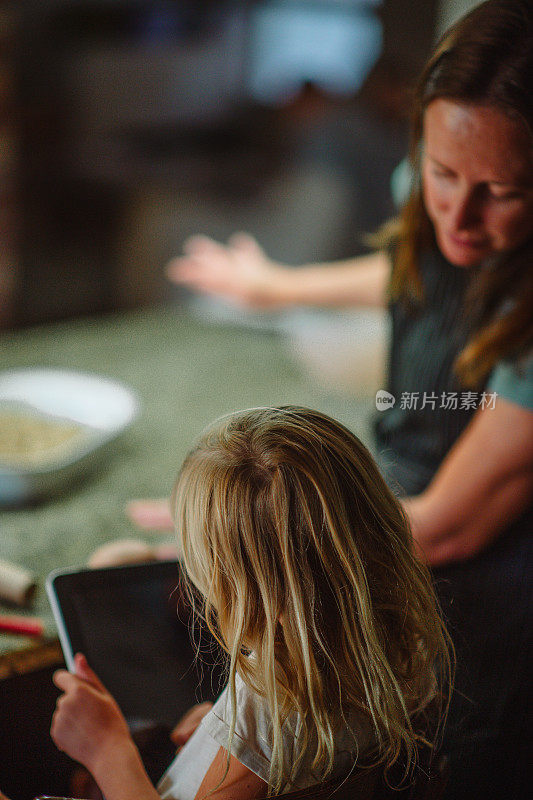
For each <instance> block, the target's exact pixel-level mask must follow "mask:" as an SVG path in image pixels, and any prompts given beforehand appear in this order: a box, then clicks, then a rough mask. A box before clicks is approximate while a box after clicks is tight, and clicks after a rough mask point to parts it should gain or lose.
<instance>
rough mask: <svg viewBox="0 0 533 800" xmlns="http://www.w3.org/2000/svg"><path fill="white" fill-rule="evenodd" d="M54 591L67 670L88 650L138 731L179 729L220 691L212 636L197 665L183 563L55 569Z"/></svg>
mask: <svg viewBox="0 0 533 800" xmlns="http://www.w3.org/2000/svg"><path fill="white" fill-rule="evenodd" d="M47 591H48V594H49V597H50V601H51V605H52V608H53V611H54V616H55V618H56V622H57V625H58V629H59V632H60V639H61V644H62V646H63V652H64V655H65V661H66V663H67V666H68V667H69V669H71V668H72V663H73V657H74V654H75V653H77V652H82V653H85V655H86V657H87V660H88V662H89V664H90V665H91V667H92V668H93V669H94V670H95V672H96V673H97V674H98V675H99V677H100V678H101V680H102V681H103V683H104V684H105V685H106V686H107V688H108V689H109V691H110V692H111V694H113V696H114V697H115V699H116V700H117V702H118V704H119V706H120V708H121V709H122V712H123V714H124V716H125V717H126V719H127V720H128V722H129V723H130V725H131V726H132V727H138V726H140V725H144V724H147V723H160V724H164V725H169V726H172V725H174V724H175V723H176V722H177V720H178V719H179V718H180V717H181V716H182V714H183V713H185V711H187V710H188V709H189V708H190V707H191V706H192V705H193V704H194V703H197V702H200V701H201V700H208V699H209V700H212V699H214V697H216V695H217V694H218V693H219V691H220V690H221V688H222V670H221V665H220V652H219V651H218V648H217V647H216V645H215V644H214V643H213V642H212V640H209V639H207V638H206V636H205V634H203V636H202V648H201V649H202V657H201V662H200V664H198V663H196V659H195V651H196V648H195V647H194V646H193V644H192V643H191V637H190V632H189V619H188V617H189V614H188V613H187V607H186V605H185V604H184V600H183V592H182V590H180V588H179V572H178V565H177V562H175V561H165V562H153V563H150V564H140V565H137V564H136V565H128V566H121V567H111V568H104V569H97V570H76V571H72V570H69V571H60V572H55V573H53V574H52V575H51V576H50V577H49V579H48V581H47ZM215 662H218V666H214V665H215Z"/></svg>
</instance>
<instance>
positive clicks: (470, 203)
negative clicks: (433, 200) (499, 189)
mask: <svg viewBox="0 0 533 800" xmlns="http://www.w3.org/2000/svg"><path fill="white" fill-rule="evenodd" d="M450 216H451V219H452V224H453V227H454V229H455V230H457V231H460V230H465V229H468V228H471V227H472V226H474V225H477V224H478V223H479V221H480V219H481V204H480V201H479V197H477V195H476V192H475V191H465V192H461V193H458V194H457V195H456V196H455V197H454V198H453V199H452V200H451V202H450Z"/></svg>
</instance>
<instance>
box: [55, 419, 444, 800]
mask: <svg viewBox="0 0 533 800" xmlns="http://www.w3.org/2000/svg"><path fill="white" fill-rule="evenodd" d="M173 510H174V514H175V522H176V529H177V532H178V539H179V544H180V549H181V552H182V560H183V565H184V567H185V571H186V573H187V576H188V579H189V582H190V584H189V585H190V591H191V595H192V596H193V599H194V601H195V604H196V607H197V609H198V610H199V612H200V614H201V616H202V618H203V619H204V620H205V622H206V624H207V626H208V627H209V629H210V630H211V632H212V633H213V634H214V635H215V637H216V638H217V639H218V641H219V643H220V644H221V646H222V648H223V649H224V650H225V652H226V653H227V656H228V683H227V686H226V688H225V690H224V691H223V693H222V695H221V696H220V698H219V699H218V701H217V702H216V704H215V706H214V707H213V708H212V709H211V710H210V711H209V712H208V713H207V714H206V716H205V717H204V718H203V720H202V722H201V724H200V725H199V727H198V728H197V730H196V731H195V732H194V734H193V735H192V736H191V738H190V739H189V741H188V742H187V744H186V745H185V747H184V748H183V749H182V750H181V752H180V753H179V755H178V756H177V758H176V759H175V761H174V762H173V764H172V765H171V766H170V768H169V770H168V771H167V773H166V775H165V776H164V777H163V779H162V781H161V783H160V785H159V792H160V794H161V796H162V797H164V798H175V800H195V799H198V800H199V798H203V797H206V796H210V797H213V798H217V800H222V798H228V799H229V798H232V800H239V799H240V798H242V799H244V798H254V797H262V796H266V795H267V794H268V793H283V792H286V791H290V790H292V789H295V788H300V787H305V786H308V785H313V784H315V783H317V782H320V781H321V780H323V779H325V778H326V777H329V776H336V775H342V774H347V773H348V772H349V771H350V770H351V769H353V768H354V766H355V765H357V764H358V763H359V764H363V763H368V762H377V761H382V762H383V763H384V764H385V765H391V764H393V763H394V762H396V761H397V760H398V759H401V761H402V763H403V764H406V765H407V766H409V765H412V764H414V763H415V762H416V758H417V749H418V747H419V745H420V744H421V743H423V742H426V741H427V738H428V737H432V736H433V735H434V734H435V730H436V729H435V727H432V726H431V724H430V720H431V723H432V724H433V726H434V725H435V723H437V724H438V719H439V704H440V703H441V700H442V686H443V682H445V681H446V680H447V678H448V677H449V671H450V659H449V651H448V644H447V635H446V632H445V629H444V627H443V624H442V622H441V620H440V617H439V614H438V610H437V606H436V601H435V596H434V593H433V590H432V586H431V582H430V579H429V576H428V572H427V570H426V568H425V567H424V566H423V565H422V564H421V563H420V562H419V561H418V560H417V559H416V557H415V556H414V555H413V548H412V540H411V534H410V531H409V525H408V523H407V521H406V517H405V515H404V513H403V511H402V509H401V506H400V505H399V504H398V502H397V501H396V500H395V498H394V497H393V495H392V494H391V492H390V491H389V489H388V488H387V486H386V484H385V483H384V481H383V479H382V478H381V476H380V474H379V472H378V470H377V468H376V466H375V464H374V462H373V460H372V458H371V456H370V454H369V453H368V451H367V450H366V449H365V447H363V445H362V444H361V443H360V441H359V440H358V439H357V437H355V436H354V435H353V434H352V433H350V431H348V430H347V429H346V428H344V427H343V426H342V425H341V424H340V423H338V422H335V421H334V420H332V419H330V418H329V417H326V416H325V415H323V414H321V413H319V412H317V411H311V410H309V409H304V408H298V407H289V406H288V407H282V408H262V409H252V410H249V411H244V412H240V413H237V414H234V415H231V416H229V417H225V418H223V419H222V420H221V421H218V422H217V423H215V424H214V425H212V426H211V427H210V428H209V429H208V430H207V432H206V433H205V434H204V436H203V437H202V439H201V441H200V443H199V444H198V446H197V447H196V448H195V449H194V450H193V451H192V452H191V453H190V455H189V456H188V457H187V459H186V460H185V463H184V465H183V467H182V470H181V472H180V475H179V478H178V481H177V484H176V487H175V491H174V495H173ZM154 680H157V676H154ZM55 681H56V684H57V685H58V686H59V687H60V688H61V689H63V691H64V695H63V696H62V698H61V699H60V700H59V702H58V707H57V711H56V713H55V716H54V720H53V725H52V736H53V738H54V740H55V742H56V744H57V745H58V746H59V747H60V748H62V749H64V750H66V751H67V753H69V754H70V755H71V756H72V757H73V758H75V759H77V760H79V761H81V762H82V763H83V764H84V765H85V766H86V767H87V768H88V769H89V771H90V772H91V773H92V774H93V776H94V777H95V779H96V781H97V782H98V784H99V786H100V788H101V789H102V791H103V793H104V795H105V797H106V798H107V800H122V798H127V797H128V798H131V797H133V796H135V797H137V798H146V800H148V798H153V797H156V796H157V795H156V792H155V790H154V788H153V787H152V786H151V785H150V784H149V782H148V779H147V777H146V775H145V773H144V770H143V768H142V764H141V762H140V758H139V756H138V754H137V752H136V750H135V748H134V745H133V743H132V741H131V739H130V737H129V734H128V732H127V729H126V726H125V723H124V721H123V719H122V717H121V715H120V712H119V711H118V708H117V707H116V705H115V703H114V701H113V700H112V698H111V697H110V696H109V695H108V693H107V692H106V690H105V689H104V687H103V686H102V685H101V684H100V682H99V681H98V679H97V678H96V676H95V675H94V673H92V672H91V671H90V669H89V667H88V665H87V664H86V662H85V661H84V659H83V657H82V656H79V657H78V674H77V675H70V674H68V673H66V672H60V673H58V674H57V675H56V678H55ZM440 710H441V711H442V707H441V708H440Z"/></svg>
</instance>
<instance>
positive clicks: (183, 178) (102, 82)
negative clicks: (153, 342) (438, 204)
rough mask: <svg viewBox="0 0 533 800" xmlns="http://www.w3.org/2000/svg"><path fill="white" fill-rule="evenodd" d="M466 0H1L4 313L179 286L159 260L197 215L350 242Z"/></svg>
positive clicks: (294, 249)
mask: <svg viewBox="0 0 533 800" xmlns="http://www.w3.org/2000/svg"><path fill="white" fill-rule="evenodd" d="M474 4H475V3H473V2H471V1H470V2H469V1H468V0H256V1H255V2H242V0H18V2H0V173H1V182H0V231H1V234H0V235H1V241H2V248H1V252H0V319H1V323H0V324H1V326H2V327H4V328H10V327H22V326H28V325H32V324H35V323H41V322H47V321H53V320H58V319H66V318H71V317H76V316H79V315H88V314H102V313H106V312H110V311H114V310H119V309H126V308H135V307H140V306H147V305H152V304H160V303H165V302H168V301H169V300H180V299H182V298H181V297H180V293H179V292H178V291H177V290H176V289H173V288H172V287H170V286H169V285H168V284H167V282H166V281H165V279H164V272H163V268H164V264H165V262H166V261H167V260H168V258H170V257H171V256H173V255H176V254H177V253H178V252H179V249H180V245H181V242H182V241H183V239H184V238H185V237H186V236H187V235H188V234H190V233H194V232H204V233H208V234H211V235H213V236H215V237H217V238H220V239H225V238H226V237H227V236H228V235H229V234H230V233H232V232H233V231H234V230H235V229H246V230H249V231H251V232H252V233H254V234H255V235H256V236H257V237H258V239H259V241H260V242H261V244H262V245H263V246H264V247H265V248H266V250H267V252H268V253H269V254H270V255H271V256H273V257H275V258H277V259H280V260H284V261H288V262H289V263H294V264H298V263H303V262H306V261H309V260H320V259H332V258H336V257H343V256H349V255H353V254H356V253H357V252H360V251H361V249H362V244H361V237H362V234H364V233H366V232H369V231H372V230H374V229H375V228H376V227H377V226H378V225H379V223H380V222H382V221H383V220H384V219H386V218H387V217H389V216H390V215H391V214H392V213H393V211H394V203H393V200H392V196H391V190H390V187H391V176H392V174H393V170H394V169H395V167H396V166H397V165H398V163H399V162H400V161H401V159H402V157H403V156H404V154H405V151H406V144H407V123H408V116H409V91H410V88H411V86H412V82H413V79H414V77H415V76H416V74H417V72H418V71H419V69H420V67H421V65H422V64H423V62H424V59H425V57H426V55H427V54H428V52H429V50H430V48H431V46H432V43H433V42H434V40H435V37H436V36H437V35H438V33H439V32H440V31H441V30H442V29H443V28H444V27H446V26H447V25H448V24H449V23H450V22H451V21H452V20H453V19H454V18H455V17H456V16H458V15H459V14H461V13H463V12H464V11H465V10H466V9H467V8H468V7H471V6H472V5H474Z"/></svg>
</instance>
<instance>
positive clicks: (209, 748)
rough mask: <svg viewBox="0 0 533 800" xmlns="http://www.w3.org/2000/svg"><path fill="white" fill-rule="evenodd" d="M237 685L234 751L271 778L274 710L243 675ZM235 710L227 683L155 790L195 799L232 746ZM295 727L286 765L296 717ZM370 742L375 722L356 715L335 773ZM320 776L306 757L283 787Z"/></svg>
mask: <svg viewBox="0 0 533 800" xmlns="http://www.w3.org/2000/svg"><path fill="white" fill-rule="evenodd" d="M235 684H236V705H237V716H236V723H235V732H234V735H233V738H232V740H231V753H232V755H233V756H235V758H236V759H237V760H238V761H240V762H241V764H244V766H245V767H248V769H249V770H250V771H251V772H254V773H255V774H256V775H259V777H260V778H262V779H263V780H264V781H265V782H266V783H268V776H269V772H270V760H271V757H272V742H271V722H270V715H269V713H268V710H267V708H266V704H265V701H264V699H263V698H262V697H260V696H259V695H257V694H256V693H255V692H254V691H252V690H251V689H250V688H249V687H248V686H246V684H245V683H244V681H243V680H242V679H241V678H240V677H239V676H237V678H236V682H235ZM231 711H232V709H231V697H230V693H229V689H228V687H226V688H225V689H224V691H223V692H222V694H221V695H220V697H219V698H218V700H217V702H216V703H215V705H214V706H213V708H212V709H211V711H210V712H209V713H208V714H206V716H205V717H204V718H203V720H202V722H201V723H200V725H199V727H198V728H197V729H196V731H195V733H194V734H193V735H192V736H191V738H190V739H189V741H188V742H187V744H186V745H184V747H182V749H181V750H180V752H179V753H178V755H177V756H176V758H175V759H174V761H173V762H172V764H171V765H170V767H169V768H168V770H167V771H166V772H165V774H164V775H163V777H162V778H161V780H160V782H159V784H158V787H157V789H158V792H159V794H160V795H161V797H162V798H163V800H194V798H195V797H196V794H197V792H198V789H199V788H200V784H201V783H202V780H203V778H204V776H205V774H206V772H207V770H208V769H209V767H210V766H211V764H212V762H213V759H214V758H215V756H216V754H217V753H218V751H219V749H220V747H224V748H225V749H226V750H227V749H228V746H229V731H230V724H231V718H232V714H231ZM350 729H351V730H350ZM294 731H295V733H291V732H290V731H289V730H287V731H286V732H284V736H283V748H284V757H285V759H286V761H285V763H288V764H293V763H294V760H295V752H296V739H297V735H298V722H297V721H296V724H295V726H294ZM354 736H355V741H354ZM372 741H373V737H372V731H371V727H370V725H369V723H368V722H367V721H366V719H365V718H363V717H362V715H355V714H354V715H352V716H351V717H350V719H349V720H348V725H347V726H346V728H345V730H344V731H341V732H340V733H339V735H338V736H337V737H336V740H335V744H336V754H335V766H334V770H333V774H332V776H331V777H335V775H341V774H343V773H346V772H348V771H349V770H350V768H351V766H352V765H353V763H354V760H355V758H357V757H359V756H360V755H361V754H363V753H364V752H365V751H366V750H367V749H368V748H369V747H370V746H371V744H372ZM355 742H357V745H356V744H355ZM319 780H320V779H319V777H318V776H315V775H314V774H313V771H312V769H311V766H310V763H309V762H305V761H303V762H302V765H301V768H300V769H299V771H298V774H297V775H296V776H295V778H294V781H293V782H292V784H291V785H290V786H287V787H286V789H285V791H286V792H288V791H294V790H295V789H303V788H305V787H307V786H312V785H313V784H315V783H318V782H319Z"/></svg>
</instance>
